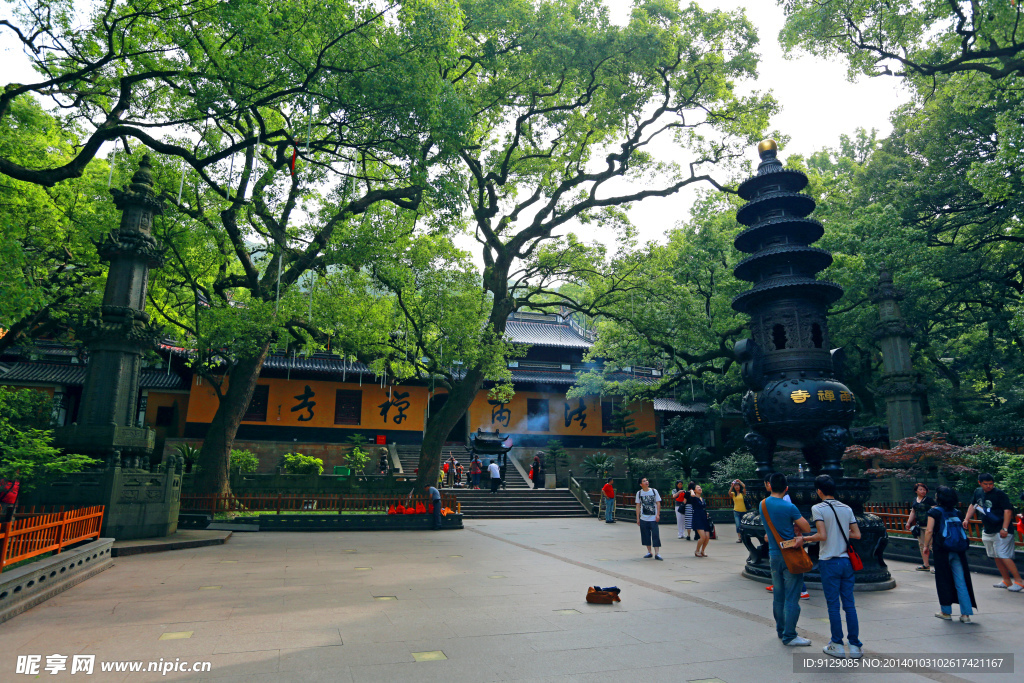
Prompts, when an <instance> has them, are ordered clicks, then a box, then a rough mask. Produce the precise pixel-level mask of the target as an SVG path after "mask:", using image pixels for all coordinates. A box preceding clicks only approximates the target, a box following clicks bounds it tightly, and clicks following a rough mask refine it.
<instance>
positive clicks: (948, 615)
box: [935, 612, 953, 621]
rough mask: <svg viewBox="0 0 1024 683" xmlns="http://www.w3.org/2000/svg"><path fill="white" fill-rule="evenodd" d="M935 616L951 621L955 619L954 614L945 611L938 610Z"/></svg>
mask: <svg viewBox="0 0 1024 683" xmlns="http://www.w3.org/2000/svg"><path fill="white" fill-rule="evenodd" d="M935 616H936V617H938V618H939V619H945V620H946V621H951V620H952V619H953V615H951V614H946V613H945V612H936V613H935Z"/></svg>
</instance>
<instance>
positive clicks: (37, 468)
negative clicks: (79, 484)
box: [0, 386, 98, 488]
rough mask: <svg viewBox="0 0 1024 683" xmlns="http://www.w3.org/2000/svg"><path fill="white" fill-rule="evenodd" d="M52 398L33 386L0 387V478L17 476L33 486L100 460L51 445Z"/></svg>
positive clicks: (24, 482)
mask: <svg viewBox="0 0 1024 683" xmlns="http://www.w3.org/2000/svg"><path fill="white" fill-rule="evenodd" d="M51 404H52V399H51V398H50V397H49V396H47V395H46V394H44V393H42V392H41V391H36V390H34V389H11V388H10V387H3V386H0V477H3V478H5V479H17V480H20V481H21V482H22V484H23V485H24V486H25V487H26V488H31V487H32V486H34V485H38V484H40V483H42V482H45V481H47V480H49V479H52V478H54V477H56V476H59V475H61V474H70V473H73V472H80V471H82V470H83V469H85V468H87V467H89V466H90V465H94V464H96V463H97V462H98V461H97V460H95V459H94V458H90V457H87V456H84V455H77V454H73V453H69V454H62V453H61V451H60V450H59V449H57V448H54V447H52V446H51V445H50V443H51V441H52V440H53V436H52V434H51V432H50V431H49V430H48V429H44V428H41V426H44V425H48V424H49V418H50V410H51Z"/></svg>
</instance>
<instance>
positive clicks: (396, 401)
mask: <svg viewBox="0 0 1024 683" xmlns="http://www.w3.org/2000/svg"><path fill="white" fill-rule="evenodd" d="M407 398H409V392H408V391H406V392H401V391H396V392H394V394H393V395H392V397H391V398H389V399H388V400H386V401H384V402H383V403H381V404H380V405H378V406H377V407H378V408H380V416H381V417H383V418H384V421H385V422H387V421H388V411H390V410H391V409H392V408H395V409H396V410H398V414H397V415H395V416H394V417H393V418H391V419H392V421H393V422H394V423H395V424H396V425H400V424H402V423H403V422H405V419H406V418H407V417H409V416H408V415H406V414H405V411H406V410H408V409H409V406H410V405H411V404H410V403H409V401H406V400H405V399H407Z"/></svg>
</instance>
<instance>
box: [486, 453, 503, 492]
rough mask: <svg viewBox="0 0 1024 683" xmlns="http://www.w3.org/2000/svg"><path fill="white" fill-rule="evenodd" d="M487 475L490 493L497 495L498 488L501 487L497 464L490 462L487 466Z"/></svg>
mask: <svg viewBox="0 0 1024 683" xmlns="http://www.w3.org/2000/svg"><path fill="white" fill-rule="evenodd" d="M487 474H489V475H490V477H491V493H497V492H498V487H499V486H501V469H499V468H498V463H496V462H494V461H493V460H492V461H491V464H490V465H488V466H487Z"/></svg>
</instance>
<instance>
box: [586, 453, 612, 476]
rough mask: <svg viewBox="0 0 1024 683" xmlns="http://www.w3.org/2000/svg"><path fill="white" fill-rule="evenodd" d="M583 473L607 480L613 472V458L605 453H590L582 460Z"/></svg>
mask: <svg viewBox="0 0 1024 683" xmlns="http://www.w3.org/2000/svg"><path fill="white" fill-rule="evenodd" d="M581 464H582V465H583V471H584V472H586V473H587V474H592V475H594V476H596V477H599V478H600V479H607V478H608V477H610V476H611V475H612V472H613V471H614V470H615V456H612V455H608V454H607V453H591V454H590V455H588V456H587V457H585V458H583V462H582V463H581Z"/></svg>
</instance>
